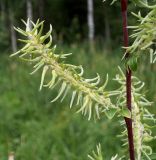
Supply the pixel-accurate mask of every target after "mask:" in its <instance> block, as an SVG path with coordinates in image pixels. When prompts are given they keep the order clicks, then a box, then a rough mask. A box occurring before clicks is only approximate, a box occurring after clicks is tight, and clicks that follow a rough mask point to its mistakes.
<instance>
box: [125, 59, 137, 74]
mask: <svg viewBox="0 0 156 160" xmlns="http://www.w3.org/2000/svg"><path fill="white" fill-rule="evenodd" d="M127 65H128V66H129V67H130V69H131V70H132V71H136V70H137V66H138V64H137V58H136V57H132V58H130V59H129V60H128V62H127Z"/></svg>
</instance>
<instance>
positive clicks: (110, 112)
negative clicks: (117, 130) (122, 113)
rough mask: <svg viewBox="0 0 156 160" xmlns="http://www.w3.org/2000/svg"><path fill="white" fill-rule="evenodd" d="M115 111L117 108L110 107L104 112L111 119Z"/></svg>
mask: <svg viewBox="0 0 156 160" xmlns="http://www.w3.org/2000/svg"><path fill="white" fill-rule="evenodd" d="M117 111H118V109H117V108H110V109H109V110H105V114H106V116H107V117H108V118H109V119H112V118H113V117H114V116H115V114H116V112H117Z"/></svg>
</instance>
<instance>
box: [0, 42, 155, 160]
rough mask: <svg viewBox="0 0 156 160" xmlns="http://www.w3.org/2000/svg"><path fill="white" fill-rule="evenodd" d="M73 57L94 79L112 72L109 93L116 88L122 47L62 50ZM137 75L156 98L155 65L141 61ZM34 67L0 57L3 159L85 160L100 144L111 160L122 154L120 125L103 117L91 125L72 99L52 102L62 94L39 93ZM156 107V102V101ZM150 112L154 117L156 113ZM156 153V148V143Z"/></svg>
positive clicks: (37, 76) (44, 91) (87, 75)
mask: <svg viewBox="0 0 156 160" xmlns="http://www.w3.org/2000/svg"><path fill="white" fill-rule="evenodd" d="M60 50H64V52H65V53H68V52H73V53H74V54H73V55H72V56H71V57H70V58H69V59H68V60H67V61H69V63H74V64H77V65H79V64H82V65H83V66H84V68H85V71H86V72H85V76H86V77H93V76H95V75H96V73H97V72H98V73H99V74H100V75H101V76H102V78H103V79H105V77H106V73H109V77H110V82H109V85H108V89H112V88H113V89H115V88H116V87H117V86H116V84H115V82H113V81H112V78H113V77H114V75H115V74H116V73H117V72H118V69H117V66H118V65H120V63H122V62H121V60H120V59H121V56H122V55H121V54H122V51H121V50H120V49H117V50H113V51H107V50H101V49H96V50H95V53H92V54H90V52H89V51H88V50H89V49H88V48H87V47H85V46H83V47H82V46H77V45H71V46H70V47H69V46H61V47H60V48H58V50H57V52H59V51H60ZM141 63H142V65H139V70H138V72H137V73H138V75H139V77H140V79H141V80H143V81H145V82H146V89H147V90H145V92H147V93H146V94H147V96H148V98H149V99H150V100H151V101H155V100H156V92H155V87H154V86H155V81H156V76H155V71H156V65H153V66H151V65H150V64H149V58H148V57H146V58H144V59H142V62H141ZM30 71H31V65H29V64H24V63H21V62H20V61H18V60H17V59H16V58H12V59H10V58H9V55H8V54H2V55H1V63H0V75H1V78H0V84H1V85H0V93H1V94H0V117H1V121H0V133H1V134H0V142H1V144H0V157H1V159H2V160H7V156H8V153H9V152H12V151H13V152H15V157H16V160H21V159H22V160H84V159H87V154H88V153H91V151H92V150H93V149H95V146H96V144H98V143H99V142H100V143H101V145H102V150H103V153H104V154H105V157H106V160H107V159H110V157H111V156H113V155H115V154H116V153H121V142H120V139H118V138H117V137H116V135H117V134H119V133H120V130H121V128H120V126H119V124H118V123H116V120H114V123H112V122H111V121H109V120H107V119H106V118H105V117H103V118H102V119H101V120H100V121H99V122H94V121H88V120H87V118H85V117H83V116H82V115H81V114H76V113H75V111H76V109H77V108H76V107H75V108H74V107H73V109H71V110H70V109H69V99H66V100H65V101H64V102H63V103H59V102H56V103H50V100H51V99H52V97H54V96H55V95H56V94H57V90H54V91H50V90H46V89H43V90H42V91H41V92H38V88H39V83H40V75H41V73H39V72H38V73H37V74H35V75H34V76H31V75H30V74H28V73H29V72H30ZM154 105H155V103H154ZM154 105H153V108H152V109H151V110H152V111H153V112H154V113H156V110H155V109H154V108H155V107H154ZM153 148H154V149H153V150H155V149H156V145H154V144H153Z"/></svg>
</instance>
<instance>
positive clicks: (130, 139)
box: [121, 0, 135, 160]
mask: <svg viewBox="0 0 156 160" xmlns="http://www.w3.org/2000/svg"><path fill="white" fill-rule="evenodd" d="M127 1H128V0H121V10H122V21H123V38H124V46H125V47H128V43H129V42H128V29H127ZM128 57H129V53H127V55H126V58H128ZM131 76H132V71H131V70H130V68H128V69H126V92H127V107H128V109H129V110H130V111H131V107H132V105H131ZM125 122H126V126H127V132H128V143H129V156H130V160H135V153H134V141H133V128H132V119H129V118H126V117H125Z"/></svg>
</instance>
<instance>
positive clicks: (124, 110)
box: [120, 107, 131, 118]
mask: <svg viewBox="0 0 156 160" xmlns="http://www.w3.org/2000/svg"><path fill="white" fill-rule="evenodd" d="M120 114H121V115H122V116H124V117H127V118H131V112H130V110H129V109H128V108H126V107H125V108H122V109H121V111H120Z"/></svg>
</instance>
